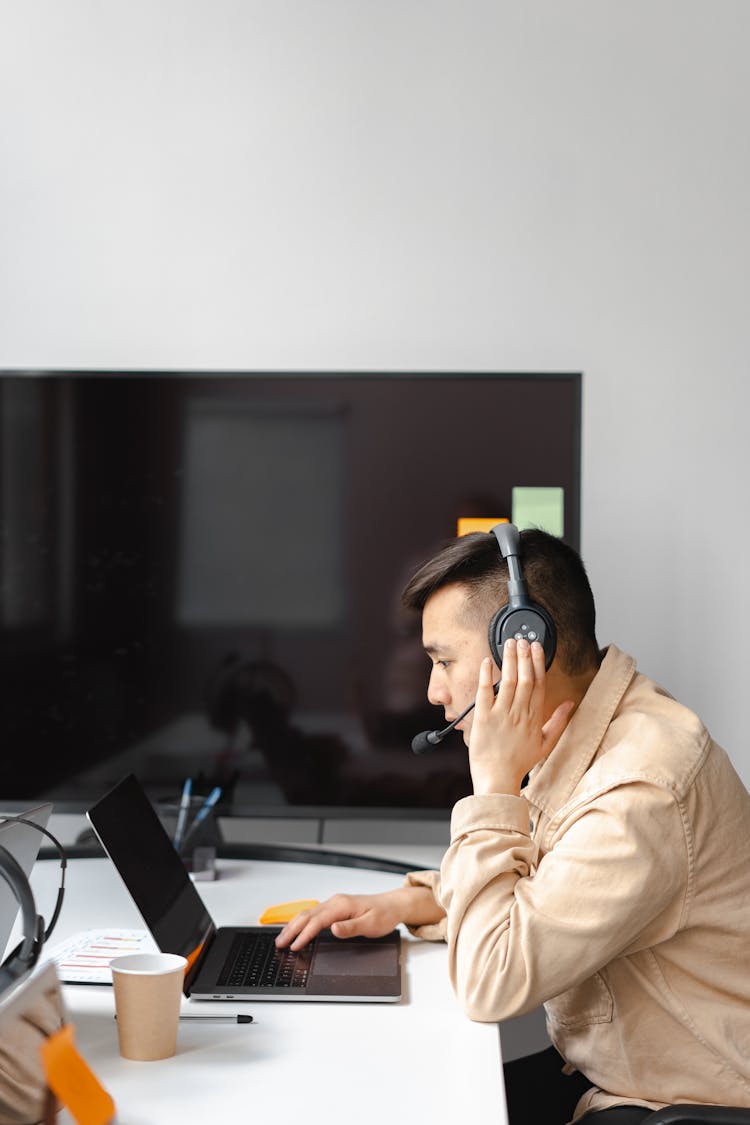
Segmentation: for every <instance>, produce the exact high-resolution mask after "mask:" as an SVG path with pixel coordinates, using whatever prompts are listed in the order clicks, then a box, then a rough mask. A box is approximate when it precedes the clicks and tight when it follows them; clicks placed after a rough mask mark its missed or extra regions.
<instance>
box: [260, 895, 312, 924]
mask: <svg viewBox="0 0 750 1125" xmlns="http://www.w3.org/2000/svg"><path fill="white" fill-rule="evenodd" d="M318 904H319V900H318V899H317V898H300V899H297V901H296V902H280V903H278V905H277V906H269V907H267V909H266V910H264V911H263V913H262V914H261V916H260V924H261V926H274V925H279V924H280V923H282V922H289V921H291V919H292V918H294V916H295V915H296V914H299V912H300V910H310V909H311V908H312V907H313V906H318Z"/></svg>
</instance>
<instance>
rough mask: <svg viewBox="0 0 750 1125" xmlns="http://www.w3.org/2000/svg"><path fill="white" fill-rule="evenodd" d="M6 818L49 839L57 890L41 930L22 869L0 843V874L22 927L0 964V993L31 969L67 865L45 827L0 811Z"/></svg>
mask: <svg viewBox="0 0 750 1125" xmlns="http://www.w3.org/2000/svg"><path fill="white" fill-rule="evenodd" d="M6 821H16V822H17V823H19V824H27V825H28V826H29V828H36V830H37V832H41V833H42V834H43V835H44V836H47V838H48V839H50V840H51V841H52V843H53V844H54V845H55V847H56V848H57V851H58V853H59V855H60V886H59V888H58V891H57V901H56V902H55V909H54V910H53V911H52V920H51V921H50V924H49V926H48V927H47V929H46V930H45V928H44V918H42V916H41V915H40V914H37V912H36V904H35V903H34V896H33V894H32V892H31V887H30V886H29V881H28V879H27V878H26V874H25V872H24V870H23V868H22V867H21V865H20V863H19V862H18V860H17V859H16V858H15V856H13V855H11V853H10V852H9V851H8V850H7V848H4V847H2V845H0V876H2V878H3V879H5V882H6V883H7V884H8V886H9V887H10V889H11V890H12V891H13V894H14V895H15V896H16V898H17V900H18V905H19V906H20V907H21V927H22V929H23V937H22V938H21V941H20V942H19V943H18V945H17V946H16V947H15V949H14V950H13V951H12V952H11V953H9V954H8V956H7V957H6V959H5V961H4V962H3V963H2V965H0V993H2V992H4V991H5V989H6V988H8V987H9V985H11V984H12V983H13V981H15V980H18V978H19V977H20V976H22V975H23V974H24V973H26V972H28V970H29V969H32V968H33V967H34V965H35V964H36V962H37V961H38V959H39V954H40V953H41V951H42V946H43V945H44V943H45V941H46V940H47V938H48V937H49V936H50V934H51V933H52V931H53V930H54V928H55V925H56V923H57V919H58V915H59V914H60V909H61V907H62V904H63V898H64V896H65V869H66V867H67V865H68V860H67V856H66V855H65V849H64V848H63V846H62V844H61V843H60V841H59V840H58V839H57V838H56V837H55V836H53V835H52V833H51V832H50V831H49V829H47V828H42V826H41V824H37V823H36V822H35V821H33V820H29V819H28V818H27V817H25V816H11V815H10V814H6V813H0V823H5V822H6Z"/></svg>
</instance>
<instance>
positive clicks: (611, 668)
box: [523, 645, 636, 816]
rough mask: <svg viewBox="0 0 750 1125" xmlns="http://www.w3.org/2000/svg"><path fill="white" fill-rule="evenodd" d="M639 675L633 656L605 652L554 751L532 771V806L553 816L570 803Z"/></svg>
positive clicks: (612, 648) (526, 793)
mask: <svg viewBox="0 0 750 1125" xmlns="http://www.w3.org/2000/svg"><path fill="white" fill-rule="evenodd" d="M635 674H636V666H635V660H633V658H632V656H627V655H626V653H624V652H621V651H620V649H618V648H617V647H616V646H615V645H610V646H609V647H608V648H606V649H605V650H604V659H603V660H602V663H601V664H600V666H599V671H598V672H597V673H596V675H595V676H594V679H593V680H592V681H591V684H590V686H589V689H588V691H587V692H586V694H585V695H584V697H583V699H582V700H581V702H580V704H579V705H578V707H577V709H576V711H575V714H574V715H573V718H572V719H571V720H570V722H569V723H568V725H567V727H566V728H565V730H564V731H563V734H562V736H561V737H560V740H559V741H558V743H557V745H556V746H555V748H554V750H553V751H552V753H551V754H550V755H549V757H548V758H546V759H545V760H544V761H543V762H541V763H540V764H539V765H538V766H535V767H534V769H533V770H532V771H531V774H530V777H529V782H528V785H527V786H526V788H525V789H524V791H523V795H524V797H526V799H527V800H528V801H529V802H530V803H531V804H532V805H534V806H535V807H536V808H538V809H540V810H541V811H543V812H545V813H547V814H548V815H550V816H552V815H553V814H554V813H555V812H556V811H557V810H558V809H559V808H560V807H561V806H562V805H564V804H565V803H566V801H568V800H569V799H570V797H571V795H572V793H573V791H574V789H575V788H576V786H577V785H578V782H579V781H580V780H581V778H582V777H583V775H584V773H585V772H586V770H587V769H588V768H589V766H590V765H591V763H592V762H593V760H594V758H595V757H596V753H597V750H598V749H599V746H600V745H601V742H602V739H603V738H604V735H605V732H606V730H607V727H608V726H609V724H610V723H611V722H612V719H613V717H614V714H615V712H616V711H617V708H618V707H619V705H620V701H621V699H622V697H623V695H624V694H625V692H626V691H627V689H628V687H629V686H630V684H631V683H632V680H633V677H634V676H635Z"/></svg>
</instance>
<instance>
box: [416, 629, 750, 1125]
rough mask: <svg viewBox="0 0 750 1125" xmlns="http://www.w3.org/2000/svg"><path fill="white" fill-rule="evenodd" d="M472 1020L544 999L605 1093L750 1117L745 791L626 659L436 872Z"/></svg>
mask: <svg viewBox="0 0 750 1125" xmlns="http://www.w3.org/2000/svg"><path fill="white" fill-rule="evenodd" d="M408 881H409V882H410V883H413V884H426V885H431V886H432V887H433V889H434V891H435V894H436V897H437V898H438V900H439V902H440V903H441V904H442V905H443V907H444V908H445V910H446V913H447V919H446V920H444V922H443V923H442V924H441V926H439V927H434V926H432V927H422V928H421V929H418V930H416V931H415V932H416V933H418V934H420V936H423V937H428V938H429V937H433V938H435V937H440V936H443V935H444V936H446V937H447V941H448V947H449V948H448V956H449V969H450V977H451V981H452V983H453V987H454V989H455V991H456V994H457V996H458V998H459V1000H460V1002H461V1004H462V1005H463V1006H464V1008H465V1010H466V1012H467V1014H468V1015H469V1016H470V1017H471V1018H472V1019H475V1020H487V1021H495V1020H505V1019H509V1018H511V1017H513V1016H518V1015H521V1014H522V1013H524V1012H526V1011H529V1010H531V1009H532V1008H535V1007H536V1006H537V1005H538V1004H540V1003H544V1005H545V1008H546V1013H547V1027H548V1031H549V1034H550V1038H551V1040H552V1042H553V1043H554V1044H555V1046H556V1047H557V1049H558V1050H559V1051H560V1053H561V1054H562V1055H563V1057H564V1058H565V1059H566V1061H567V1062H568V1063H569V1064H571V1066H572V1067H575V1068H577V1069H579V1070H581V1071H582V1072H583V1073H584V1074H585V1075H586V1076H587V1077H588V1078H589V1079H590V1080H591V1082H592V1083H593V1084H594V1089H593V1090H592V1091H589V1092H588V1093H587V1094H586V1095H585V1096H584V1098H583V1099H582V1100H581V1101H580V1102H579V1104H578V1107H577V1110H576V1115H575V1116H576V1118H578V1117H580V1116H581V1114H582V1113H584V1112H585V1111H587V1110H591V1109H603V1108H606V1107H607V1106H610V1105H615V1104H623V1103H627V1102H628V1101H635V1102H637V1103H639V1104H645V1105H651V1106H653V1107H654V1108H657V1107H660V1106H662V1105H665V1104H670V1103H672V1102H678V1101H681V1102H699V1103H700V1102H702V1103H711V1102H714V1103H726V1104H730V1105H737V1106H750V796H748V793H747V791H746V789H745V788H744V786H743V784H742V782H741V781H740V779H739V778H738V776H737V774H736V773H735V771H734V769H733V767H732V765H731V763H730V761H729V759H728V757H727V755H726V754H725V753H724V751H723V750H722V749H721V748H720V747H719V746H717V745H716V743H714V742H713V741H712V740H711V738H710V736H709V734H708V732H707V731H706V729H705V728H704V727H703V725H702V724H701V722H700V720H699V719H698V718H697V717H696V715H694V714H693V713H692V712H691V711H689V710H688V709H687V708H685V707H683V706H681V705H680V704H679V703H677V702H675V701H674V700H673V699H672V698H671V697H670V696H669V695H667V694H666V692H664V691H663V690H661V689H660V688H659V687H657V686H656V685H655V684H654V683H652V682H651V681H650V680H648V679H646V678H645V677H644V676H642V675H640V674H639V673H638V672H637V671H636V667H635V662H634V661H633V660H632V659H631V658H630V657H628V656H626V655H625V654H624V653H622V652H620V651H619V650H618V649H616V648H614V647H610V648H609V649H608V650H607V651H606V654H605V657H604V660H603V662H602V665H601V668H600V670H599V672H598V673H597V675H596V677H595V679H594V681H593V683H592V684H591V687H590V688H589V690H588V691H587V693H586V696H585V697H584V699H583V701H582V703H581V705H580V706H579V708H578V710H577V712H576V713H575V715H574V717H573V719H572V720H571V722H570V723H569V725H568V728H567V729H566V731H565V733H564V734H563V736H562V738H561V739H560V741H559V742H558V744H557V746H556V747H555V749H554V750H553V752H552V753H551V754H550V756H549V758H547V760H546V761H545V762H543V763H541V764H540V765H539V766H537V767H536V768H535V769H534V771H533V772H532V774H531V778H530V780H529V783H528V785H527V786H526V788H525V789H524V790H523V796H521V797H513V796H510V795H494V796H479V797H466V798H464V799H463V800H461V801H459V802H458V804H457V805H456V806H455V808H454V810H453V816H452V820H451V843H450V847H449V848H448V851H447V852H446V855H445V858H444V860H443V863H442V866H441V870H440V874H439V875H438V874H437V873H436V872H432V873H429V872H427V873H425V872H416V873H414V874H413V875H411V876H409V877H408Z"/></svg>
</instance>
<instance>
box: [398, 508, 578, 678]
mask: <svg viewBox="0 0 750 1125" xmlns="http://www.w3.org/2000/svg"><path fill="white" fill-rule="evenodd" d="M521 567H522V570H523V576H524V579H525V581H526V585H527V587H528V591H529V597H530V598H531V600H532V601H535V602H539V604H540V605H541V606H543V607H544V609H546V610H547V612H548V613H549V614H550V615H551V617H552V619H553V621H554V622H555V625H556V627H557V649H558V657H559V660H560V664H561V666H562V668H563V671H565V672H566V673H567V674H568V675H577V674H578V673H580V672H583V671H586V670H587V669H588V668H591V667H592V666H598V664H599V662H600V655H599V646H598V644H597V642H596V608H595V606H594V596H593V594H592V592H591V586H590V585H589V580H588V577H587V575H586V569H585V567H584V565H583V562H582V560H581V557H580V555H579V554H578V552H577V551H575V550H574V549H573V548H572V547H569V546H568V545H567V543H563V541H562V539H558V538H556V537H555V536H554V535H550V534H548V532H546V531H539V530H536V529H529V530H527V531H522V532H521ZM507 583H508V564H507V563H506V561H505V559H504V558H503V556H502V554H501V553H500V548H499V546H498V543H497V539H496V538H495V536H494V535H493V534H492V533H491V532H490V533H485V532H482V531H478V532H474V533H473V534H471V535H463V536H461V537H460V538H459V539H452V540H451V541H450V542H449V543H448V544H447V545H446V546H445V547H443V549H442V550H441V551H439V552H438V554H437V555H435V556H434V557H433V558H431V559H430V560H429V561H428V562H426V563H424V565H423V566H421V567H420V569H419V570H418V571H417V573H416V574H415V575H414V577H413V578H412V579H411V580H410V582H409V583H408V585H407V587H406V589H405V590H404V592H403V595H402V602H403V604H404V606H405V607H406V608H407V609H412V610H418V611H420V612H421V611H422V610H423V609H424V607H425V605H426V604H427V602H428V600H429V599H430V597H431V596H432V595H433V594H434V593H435V592H436V591H437V590H440V589H442V588H443V587H444V586H451V585H461V586H464V587H465V588H466V590H467V595H468V599H469V604H470V606H471V605H473V606H474V607H476V609H477V612H478V614H481V615H483V616H484V618H485V622H486V624H487V625H489V622H490V618H491V617H492V615H493V614H494V613H495V612H496V611H497V610H498V609H501V608H502V607H503V606H504V605H507V603H508V592H507V591H508V586H507Z"/></svg>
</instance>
